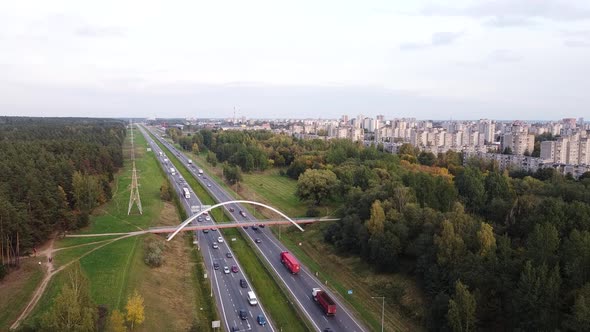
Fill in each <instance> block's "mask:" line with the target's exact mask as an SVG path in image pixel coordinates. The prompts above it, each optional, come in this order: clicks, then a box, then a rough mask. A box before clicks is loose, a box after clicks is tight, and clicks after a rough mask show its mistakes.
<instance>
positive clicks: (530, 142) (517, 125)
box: [185, 115, 590, 178]
mask: <svg viewBox="0 0 590 332" xmlns="http://www.w3.org/2000/svg"><path fill="white" fill-rule="evenodd" d="M185 123H186V124H198V125H201V126H205V127H211V128H214V127H216V128H220V129H223V130H246V129H267V130H272V131H274V132H277V133H285V134H290V135H294V136H296V137H298V138H305V139H313V138H320V139H333V138H346V139H351V140H353V141H362V142H364V144H366V145H371V144H383V147H384V149H385V150H387V151H390V152H392V153H396V152H397V149H398V148H399V147H400V146H401V145H402V144H404V143H410V144H412V145H413V146H415V147H418V148H419V149H420V150H422V151H429V152H432V153H434V154H438V153H444V152H446V151H448V150H452V151H457V152H462V153H464V154H465V156H466V157H468V158H469V157H479V158H482V159H485V160H495V161H497V163H498V165H499V167H500V168H501V169H520V170H524V171H530V172H536V171H537V170H539V169H541V168H548V167H551V168H554V169H556V170H557V171H558V172H560V173H562V174H564V175H566V174H568V173H569V174H571V175H572V176H573V177H575V178H578V177H579V176H580V175H582V174H583V173H585V172H588V171H590V144H589V136H588V131H589V130H590V124H588V123H585V122H584V119H583V118H579V119H576V118H564V119H561V120H559V121H497V120H489V119H481V120H477V121H453V120H449V121H431V120H416V119H415V118H396V119H392V120H386V119H385V117H384V116H383V115H378V116H377V117H376V118H371V117H365V116H362V115H358V116H357V117H355V118H349V117H348V116H347V115H344V116H342V117H341V118H340V119H338V120H335V119H326V120H323V119H305V120H301V119H288V120H254V119H250V120H247V119H245V118H240V119H236V118H233V119H226V120H224V121H219V120H212V121H201V120H199V121H197V120H195V119H187V120H186V121H185ZM535 137H537V140H539V137H542V138H543V139H542V141H541V142H540V144H537V146H535ZM465 159H467V158H465Z"/></svg>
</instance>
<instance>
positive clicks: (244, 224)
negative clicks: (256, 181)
mask: <svg viewBox="0 0 590 332" xmlns="http://www.w3.org/2000/svg"><path fill="white" fill-rule="evenodd" d="M230 204H251V205H258V206H262V207H265V208H267V209H269V210H271V211H273V212H276V213H278V214H279V215H280V216H281V217H284V218H285V219H287V221H286V222H284V223H291V224H293V225H295V226H296V227H297V228H299V230H300V231H302V232H303V231H304V230H303V228H301V226H299V225H298V223H297V222H296V221H295V220H293V219H291V218H289V217H288V216H287V215H286V214H284V213H283V212H281V211H279V210H277V209H275V208H273V207H272V206H270V205H266V204H263V203H259V202H254V201H246V200H235V201H227V202H222V203H218V204H215V205H213V206H211V207H209V208H207V209H204V210H202V211H199V212H198V213H196V214H194V215H192V216H191V217H190V218H188V219H187V220H185V221H183V222H182V223H181V224H180V225H179V226H178V227H177V228H176V229H175V230H174V231H173V232H172V234H170V236H168V241H170V240H172V239H173V238H174V237H175V236H176V234H178V232H180V231H181V230H183V229H184V228H186V227H187V225H188V224H190V223H191V222H192V221H193V220H195V219H197V218H198V217H199V216H201V215H203V214H205V213H207V212H209V211H211V210H213V209H215V208H218V207H221V206H225V205H230ZM250 223H251V224H257V223H259V222H243V223H232V224H229V225H219V224H217V225H215V226H216V227H213V228H226V227H239V226H248V224H250ZM300 223H301V222H300ZM265 224H266V223H265ZM274 224H275V225H277V224H279V222H275V223H274ZM192 227H194V229H195V230H196V229H205V228H212V227H211V226H191V228H189V229H193V228H192Z"/></svg>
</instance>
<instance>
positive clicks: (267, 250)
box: [147, 128, 367, 332]
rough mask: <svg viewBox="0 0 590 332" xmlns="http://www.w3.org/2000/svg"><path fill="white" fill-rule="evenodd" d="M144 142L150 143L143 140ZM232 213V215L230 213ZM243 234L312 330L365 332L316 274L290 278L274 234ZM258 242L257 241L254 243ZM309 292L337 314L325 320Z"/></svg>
mask: <svg viewBox="0 0 590 332" xmlns="http://www.w3.org/2000/svg"><path fill="white" fill-rule="evenodd" d="M148 130H150V131H151V132H152V134H154V136H155V137H156V138H157V139H158V140H159V141H160V142H161V143H162V144H164V146H166V148H167V149H169V150H170V152H172V153H173V154H174V155H175V156H176V157H177V158H178V159H179V160H180V161H181V162H182V163H183V165H184V166H185V167H186V168H187V169H188V170H189V171H190V172H191V174H193V175H194V176H195V178H196V179H197V180H198V181H200V182H201V184H202V185H203V187H204V188H206V189H207V190H208V191H209V193H210V194H211V196H213V197H214V199H215V200H216V201H217V202H227V201H231V200H233V198H232V197H231V196H230V195H229V194H228V193H227V192H226V191H225V190H224V189H223V188H221V187H220V186H219V185H218V184H217V183H215V181H212V180H211V179H210V177H209V176H199V175H198V170H197V169H196V168H195V167H194V165H193V164H189V162H188V161H189V159H188V158H187V157H186V156H185V155H184V154H183V153H181V152H180V151H178V150H177V149H176V148H175V147H174V146H173V145H172V144H171V143H169V142H168V141H166V140H164V139H162V138H161V136H160V135H159V134H158V133H156V132H154V130H153V129H152V128H149V129H148ZM147 139H148V140H149V139H151V138H149V137H147ZM224 208H226V209H227V210H228V214H229V215H231V216H232V218H233V219H234V221H236V222H238V223H252V222H254V221H256V219H255V218H253V217H252V216H250V214H249V213H246V216H245V217H244V216H242V215H240V213H239V211H248V210H246V209H245V208H244V207H243V206H241V205H239V204H230V205H226V206H224ZM232 210H233V212H231V211H232ZM244 233H245V234H246V236H247V238H249V239H250V240H251V241H253V242H255V245H256V247H257V248H258V249H259V251H260V253H261V254H262V257H263V258H264V259H265V260H266V262H267V263H268V264H269V265H270V266H271V269H272V270H273V272H274V273H275V274H276V275H278V276H279V278H280V279H281V280H282V281H283V283H284V285H285V286H286V288H287V289H288V290H289V292H290V294H291V297H292V298H293V299H294V302H295V304H296V305H297V306H298V307H299V308H300V309H301V311H302V312H303V313H304V314H305V316H306V317H307V318H308V319H309V321H310V322H311V323H312V324H313V326H314V327H315V329H317V330H318V331H325V330H327V329H329V330H331V331H335V332H341V331H346V332H355V331H367V328H366V327H364V324H362V323H361V322H359V320H358V319H357V318H356V317H354V316H353V315H352V313H351V312H350V310H349V309H347V307H346V306H345V305H344V304H343V303H342V301H340V300H339V299H338V298H337V297H335V296H334V294H333V293H332V292H331V291H329V290H328V289H326V287H325V286H324V285H323V284H322V282H321V281H320V280H318V279H317V278H316V277H315V272H316V271H310V270H309V269H307V268H306V267H304V266H302V267H301V271H300V272H299V274H297V275H292V274H291V273H290V272H289V271H288V270H287V268H285V267H284V266H283V264H282V263H281V261H280V253H281V252H282V251H287V248H286V247H285V246H283V245H282V243H281V242H280V241H278V240H277V239H276V237H275V236H274V234H272V232H271V231H270V230H268V229H263V228H258V229H256V230H254V229H252V227H248V228H247V229H244ZM256 239H258V241H255V240H256ZM312 288H322V289H323V290H325V291H326V292H327V293H328V294H329V295H330V297H332V299H334V301H335V302H336V304H337V308H338V309H337V313H336V315H335V316H333V317H326V315H325V314H324V312H323V309H322V308H321V307H320V306H319V305H317V304H316V303H314V301H313V300H312V299H311V290H312Z"/></svg>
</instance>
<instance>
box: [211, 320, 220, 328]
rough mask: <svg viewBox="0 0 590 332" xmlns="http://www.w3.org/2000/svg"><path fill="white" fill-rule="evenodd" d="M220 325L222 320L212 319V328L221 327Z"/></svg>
mask: <svg viewBox="0 0 590 332" xmlns="http://www.w3.org/2000/svg"><path fill="white" fill-rule="evenodd" d="M220 326H221V321H220V320H214V321H211V327H212V328H219V327H220Z"/></svg>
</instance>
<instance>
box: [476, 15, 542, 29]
mask: <svg viewBox="0 0 590 332" xmlns="http://www.w3.org/2000/svg"><path fill="white" fill-rule="evenodd" d="M483 24H484V25H485V26H489V27H494V28H509V27H518V26H530V25H535V24H537V22H535V21H534V20H533V19H530V18H525V17H515V16H494V17H492V18H489V19H487V20H486V21H485V22H484V23H483Z"/></svg>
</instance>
